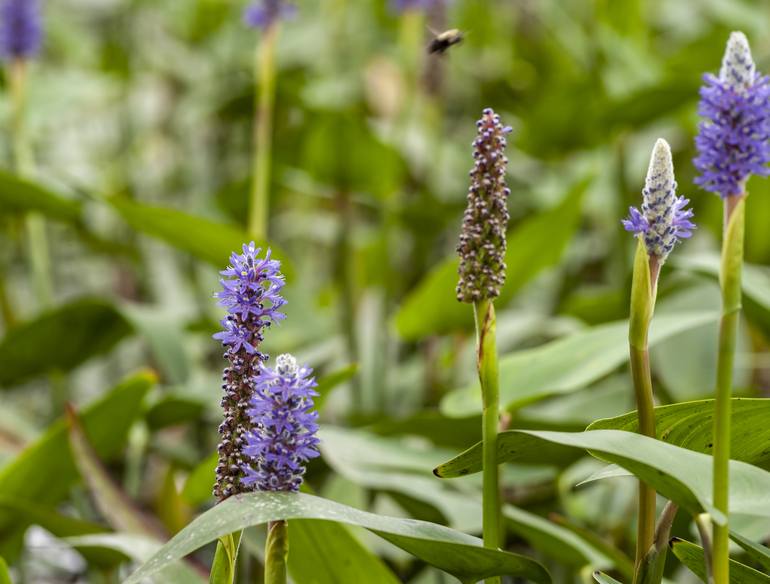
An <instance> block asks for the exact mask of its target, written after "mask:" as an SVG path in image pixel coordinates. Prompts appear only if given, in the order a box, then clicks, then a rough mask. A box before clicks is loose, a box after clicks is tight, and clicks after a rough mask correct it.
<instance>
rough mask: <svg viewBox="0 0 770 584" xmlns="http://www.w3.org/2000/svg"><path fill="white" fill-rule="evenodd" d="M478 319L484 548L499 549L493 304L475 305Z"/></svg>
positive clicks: (494, 583) (497, 396)
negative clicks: (481, 404) (481, 410)
mask: <svg viewBox="0 0 770 584" xmlns="http://www.w3.org/2000/svg"><path fill="white" fill-rule="evenodd" d="M473 307H474V310H475V316H476V342H477V360H476V366H477V369H478V373H479V382H480V383H481V395H482V400H483V403H484V406H483V413H482V439H483V441H484V442H483V444H484V446H483V455H482V456H483V460H484V474H483V476H484V485H483V489H484V490H483V503H482V504H483V511H482V518H483V525H484V546H485V547H488V548H492V549H498V548H499V547H500V535H501V532H500V487H499V484H498V465H497V432H498V423H499V417H500V414H499V409H500V403H499V402H500V386H499V374H498V365H497V343H496V341H495V328H496V324H495V307H494V305H493V304H492V302H491V301H490V300H481V301H479V302H476V303H474V305H473ZM486 582H487V583H488V584H499V582H500V579H499V578H488V579H487V580H486Z"/></svg>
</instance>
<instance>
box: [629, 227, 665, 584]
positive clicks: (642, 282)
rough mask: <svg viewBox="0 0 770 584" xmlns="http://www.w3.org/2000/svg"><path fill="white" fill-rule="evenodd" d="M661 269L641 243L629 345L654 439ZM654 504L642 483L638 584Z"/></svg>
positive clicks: (643, 430) (647, 431)
mask: <svg viewBox="0 0 770 584" xmlns="http://www.w3.org/2000/svg"><path fill="white" fill-rule="evenodd" d="M659 268H660V264H659V262H658V258H656V257H648V255H647V250H646V248H645V246H644V244H643V242H642V241H641V240H640V241H639V243H638V244H637V248H636V256H635V258H634V273H633V281H632V284H631V311H630V316H629V328H628V343H629V352H630V360H631V375H632V378H633V382H634V396H635V398H636V413H637V417H638V420H639V433H640V434H644V435H645V436H650V437H652V438H654V437H655V401H654V398H653V391H652V376H651V374H650V355H649V352H648V350H647V334H648V331H649V328H650V320H651V319H652V313H653V310H654V307H655V291H656V289H657V278H658V271H659ZM655 501H656V496H655V490H654V489H653V488H652V487H650V486H649V485H647V484H646V483H644V482H642V481H639V500H638V516H637V534H636V562H635V570H634V582H638V581H639V577H640V574H641V572H642V567H643V565H644V559H645V557H646V556H647V554H648V553H649V552H650V548H651V547H652V546H653V543H654V540H655V517H656V512H655V511H656V509H655Z"/></svg>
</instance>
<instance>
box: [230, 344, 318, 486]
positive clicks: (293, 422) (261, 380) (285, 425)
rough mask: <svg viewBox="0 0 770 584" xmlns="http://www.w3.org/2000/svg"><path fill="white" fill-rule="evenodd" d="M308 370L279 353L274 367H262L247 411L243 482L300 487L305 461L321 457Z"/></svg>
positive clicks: (310, 370) (314, 385) (310, 378)
mask: <svg viewBox="0 0 770 584" xmlns="http://www.w3.org/2000/svg"><path fill="white" fill-rule="evenodd" d="M312 372H313V370H312V369H310V368H309V367H298V366H297V361H296V359H295V358H294V357H293V356H291V355H280V356H279V357H278V359H276V367H275V369H271V368H270V367H266V366H265V365H260V374H259V375H258V376H257V377H256V378H255V380H254V384H255V385H254V389H255V391H254V396H253V397H252V398H251V402H250V403H251V408H250V409H249V410H248V414H249V416H250V417H251V425H252V430H251V432H249V433H248V434H247V436H246V446H245V448H244V449H243V451H244V454H246V456H248V457H250V460H248V461H246V462H245V463H244V464H243V467H242V468H243V472H244V475H245V476H244V477H243V479H242V481H243V483H244V484H246V485H250V486H251V485H253V486H255V487H256V489H257V490H259V491H298V490H299V487H300V485H301V484H302V478H303V476H304V474H305V463H306V462H307V461H308V460H310V459H311V458H315V457H317V456H319V453H318V442H319V441H318V438H317V437H316V432H317V431H318V423H317V419H318V412H311V411H310V410H311V409H312V408H313V397H314V396H317V395H318V393H317V392H316V391H315V389H314V388H315V387H316V386H317V384H316V382H315V379H314V378H313V377H312V376H311V374H312Z"/></svg>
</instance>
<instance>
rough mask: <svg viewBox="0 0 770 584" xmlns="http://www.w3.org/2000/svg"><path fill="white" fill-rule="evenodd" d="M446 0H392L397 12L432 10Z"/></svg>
mask: <svg viewBox="0 0 770 584" xmlns="http://www.w3.org/2000/svg"><path fill="white" fill-rule="evenodd" d="M444 1H445V0H392V2H391V6H392V7H393V10H395V11H396V12H406V11H407V10H430V9H431V8H433V7H434V6H436V5H438V4H441V3H443V2H444Z"/></svg>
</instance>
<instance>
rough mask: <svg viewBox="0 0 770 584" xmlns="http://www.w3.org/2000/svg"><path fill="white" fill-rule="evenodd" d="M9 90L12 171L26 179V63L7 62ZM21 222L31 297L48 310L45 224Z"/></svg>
mask: <svg viewBox="0 0 770 584" xmlns="http://www.w3.org/2000/svg"><path fill="white" fill-rule="evenodd" d="M9 86H10V92H11V108H12V134H13V161H14V169H15V171H16V174H18V175H19V176H23V177H29V176H30V175H31V174H32V173H33V172H34V166H35V165H34V159H33V157H32V149H31V147H30V143H29V139H28V137H27V131H26V125H25V123H24V118H25V114H26V109H27V108H26V105H27V63H26V62H25V61H24V60H23V59H16V60H14V61H12V62H11V64H10V69H9ZM24 222H25V230H26V233H27V242H28V245H29V263H30V271H31V272H32V279H33V282H34V288H35V294H36V297H37V300H38V303H39V304H40V306H41V307H48V306H50V305H51V304H52V302H53V286H52V285H51V278H50V270H51V260H50V258H49V255H48V241H47V238H46V232H45V221H44V219H43V217H42V216H41V215H39V214H38V213H28V214H27V216H26V217H25V220H24Z"/></svg>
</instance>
